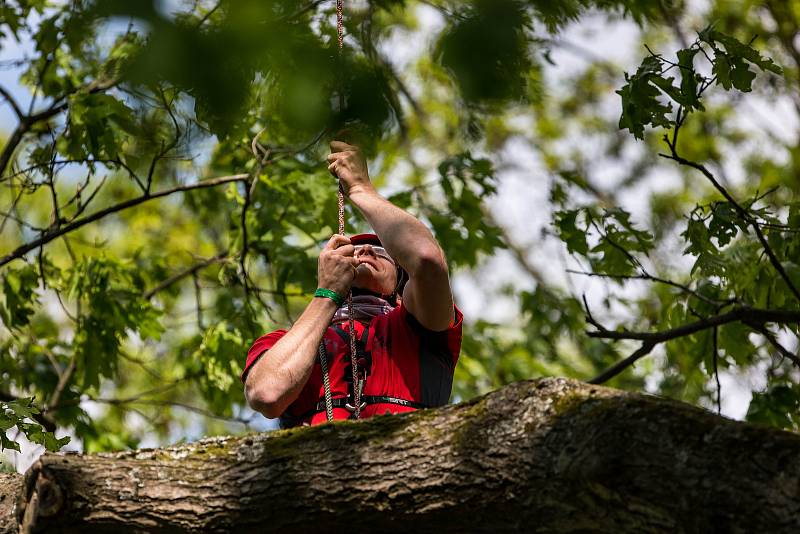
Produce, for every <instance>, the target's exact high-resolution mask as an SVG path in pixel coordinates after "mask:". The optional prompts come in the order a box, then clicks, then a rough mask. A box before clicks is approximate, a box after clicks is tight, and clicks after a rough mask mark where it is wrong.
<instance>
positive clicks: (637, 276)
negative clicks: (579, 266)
mask: <svg viewBox="0 0 800 534" xmlns="http://www.w3.org/2000/svg"><path fill="white" fill-rule="evenodd" d="M566 272H568V273H571V274H580V275H583V276H594V277H599V278H611V279H614V280H649V281H651V282H656V283H659V284H664V285H668V286H672V287H675V288H677V289H680V290H681V291H683V292H684V293H688V294H690V295H692V296H693V297H696V298H697V299H698V300H702V301H703V302H705V303H707V304H711V305H713V306H726V305H728V304H733V303H735V302H736V300H735V299H728V300H716V299H712V298H709V297H707V296H705V295H703V294H701V293H698V292H697V291H695V290H694V289H692V288H690V287H689V286H686V285H683V284H680V283H678V282H674V281H672V280H669V279H666V278H659V277H658V276H652V275H650V274H649V273H647V272H645V273H642V274H609V273H593V272H589V271H578V270H575V269H567V270H566Z"/></svg>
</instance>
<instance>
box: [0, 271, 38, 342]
mask: <svg viewBox="0 0 800 534" xmlns="http://www.w3.org/2000/svg"><path fill="white" fill-rule="evenodd" d="M38 282H39V278H38V275H37V273H36V270H35V269H34V267H33V266H32V265H26V266H25V267H23V268H21V269H9V270H7V271H6V273H5V276H4V277H3V294H4V296H5V306H4V307H3V309H2V310H0V311H1V312H2V314H3V322H4V323H5V324H6V326H8V327H9V328H21V327H23V326H25V325H27V324H28V322H29V321H30V318H31V315H33V312H34V306H35V305H36V304H37V303H38V299H37V298H36V297H35V289H36V288H37V286H38Z"/></svg>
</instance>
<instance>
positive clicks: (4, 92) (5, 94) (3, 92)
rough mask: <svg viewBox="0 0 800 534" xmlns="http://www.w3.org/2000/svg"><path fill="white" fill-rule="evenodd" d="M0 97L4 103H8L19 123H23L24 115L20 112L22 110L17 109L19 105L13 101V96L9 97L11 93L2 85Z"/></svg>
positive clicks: (0, 86)
mask: <svg viewBox="0 0 800 534" xmlns="http://www.w3.org/2000/svg"><path fill="white" fill-rule="evenodd" d="M0 96H2V97H3V98H4V99H5V100H6V102H8V105H9V106H11V109H13V110H14V114H15V115H16V116H17V118H18V119H19V120H20V122H24V120H25V114H24V113H23V112H22V108H20V107H19V104H17V101H16V100H14V97H13V96H11V93H10V92H9V91H8V90H7V89H6V88H5V87H3V86H2V85H0Z"/></svg>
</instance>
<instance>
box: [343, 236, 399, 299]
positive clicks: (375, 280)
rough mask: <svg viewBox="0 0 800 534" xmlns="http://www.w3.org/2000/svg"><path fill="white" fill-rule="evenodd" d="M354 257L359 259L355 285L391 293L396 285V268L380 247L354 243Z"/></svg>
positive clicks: (382, 292)
mask: <svg viewBox="0 0 800 534" xmlns="http://www.w3.org/2000/svg"><path fill="white" fill-rule="evenodd" d="M355 248H356V251H355V257H356V259H357V260H358V261H359V264H358V269H357V271H356V279H355V281H354V282H353V285H354V286H355V287H358V288H361V289H367V290H369V291H374V292H375V293H379V294H381V295H391V294H392V292H393V291H394V288H395V286H396V285H397V268H396V267H395V265H394V261H393V260H392V259H390V257H389V255H388V254H387V253H386V251H385V250H384V249H383V248H382V247H378V246H374V245H369V244H367V245H356V247H355Z"/></svg>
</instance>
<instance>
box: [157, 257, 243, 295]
mask: <svg viewBox="0 0 800 534" xmlns="http://www.w3.org/2000/svg"><path fill="white" fill-rule="evenodd" d="M228 257H229V256H228V251H227V250H223V251H222V252H220V253H219V254H217V255H216V256H213V257H211V258H208V259H205V260H203V261H201V262H198V263H195V264H194V265H192V266H190V267H188V268H187V269H184V270H183V271H180V272H178V273H176V274H174V275H172V276H170V277H169V278H167V279H166V280H164V281H163V282H161V283H159V284H158V285H157V286H155V287H154V288H152V289H150V290H148V291H147V292H146V293H145V294H144V298H145V299H151V298H153V295H155V294H156V293H158V292H160V291H163V290H164V289H166V288H168V287H169V286H171V285H172V284H174V283H176V282H179V281H181V280H183V279H184V278H186V277H187V276H192V275H194V274H196V273H197V271H199V270H201V269H204V268H206V267H208V266H209V265H213V264H215V263H219V262H221V261H225V260H226V259H228Z"/></svg>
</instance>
